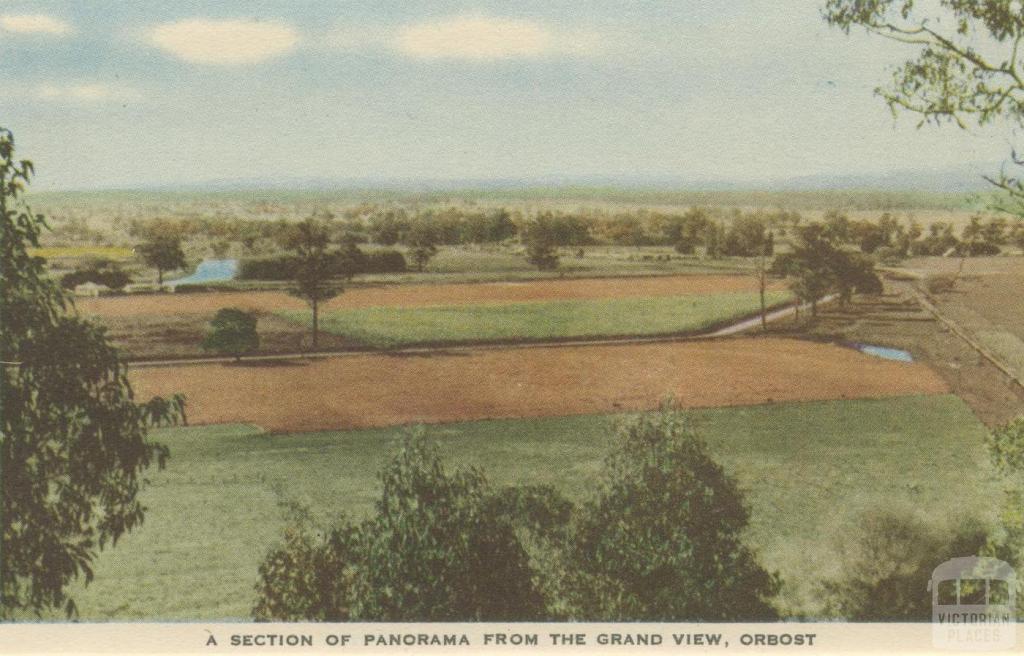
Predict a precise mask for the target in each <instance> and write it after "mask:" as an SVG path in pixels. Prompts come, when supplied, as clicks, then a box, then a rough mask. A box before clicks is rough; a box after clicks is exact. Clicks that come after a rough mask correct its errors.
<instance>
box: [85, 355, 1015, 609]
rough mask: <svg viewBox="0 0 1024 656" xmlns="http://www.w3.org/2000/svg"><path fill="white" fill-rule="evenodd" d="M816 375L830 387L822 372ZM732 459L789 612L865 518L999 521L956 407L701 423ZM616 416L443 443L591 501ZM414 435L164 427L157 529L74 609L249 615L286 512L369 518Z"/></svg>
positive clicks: (467, 435) (746, 410)
mask: <svg viewBox="0 0 1024 656" xmlns="http://www.w3.org/2000/svg"><path fill="white" fill-rule="evenodd" d="M808 375H813V372H808ZM693 417H694V419H695V421H696V423H697V426H698V427H699V430H700V432H701V433H702V434H703V435H704V436H705V438H706V439H707V441H708V443H709V446H710V449H711V451H712V453H713V455H714V457H715V458H716V459H718V460H719V461H720V462H722V463H723V465H724V466H725V467H726V469H727V471H728V472H730V473H731V474H732V475H734V476H735V477H736V479H737V480H738V481H739V483H740V485H741V487H742V488H743V489H744V490H745V492H746V495H747V500H748V502H749V503H750V505H751V507H752V517H753V519H752V528H751V531H750V536H749V540H750V541H751V543H752V544H753V545H754V546H755V547H756V548H757V549H758V551H759V553H760V555H761V558H762V559H763V562H764V563H765V564H766V565H767V566H769V567H770V568H772V569H777V570H778V571H779V572H780V573H781V575H782V577H783V579H784V580H785V585H786V592H785V594H784V596H783V602H784V604H785V605H786V607H787V608H788V609H789V610H790V611H791V612H793V611H809V612H813V611H814V608H815V603H814V597H813V595H812V594H811V592H812V591H813V589H814V586H815V585H816V584H817V582H818V581H819V580H820V578H821V577H822V576H827V575H830V574H832V573H833V572H834V567H835V562H834V557H835V553H836V548H837V544H838V543H839V542H841V541H843V540H849V539H851V537H852V536H853V535H855V533H856V521H857V518H858V517H860V516H861V513H863V512H869V511H875V512H877V511H882V510H888V509H912V510H913V511H914V512H916V513H918V514H919V515H920V516H921V517H922V518H923V519H924V520H925V521H928V522H930V523H933V524H935V525H939V526H942V525H946V524H947V523H948V522H950V521H951V520H954V519H955V518H958V517H961V516H966V515H969V516H972V517H976V518H980V519H982V520H987V519H990V518H991V517H992V516H993V514H994V506H995V504H996V501H997V498H998V497H997V493H996V492H995V487H994V483H993V481H992V479H991V474H990V470H989V467H988V464H987V459H986V456H985V452H984V448H983V445H982V437H983V434H984V428H983V427H982V426H981V425H980V424H979V423H978V421H977V420H976V419H975V417H974V416H973V415H972V414H971V412H970V410H969V409H968V408H967V406H966V405H965V404H964V403H963V402H962V401H960V400H959V399H958V398H956V397H954V396H942V395H940V396H915V397H900V398H894V399H888V400H862V401H834V402H814V403H790V404H777V405H765V406H750V407H742V408H723V409H714V410H702V411H699V412H694V413H693ZM614 421H615V417H614V416H580V417H564V418H547V419H521V420H502V421H478V422H468V423H460V424H448V425H438V426H433V427H430V428H429V429H428V432H429V434H430V435H432V436H433V437H435V438H436V439H437V440H438V442H439V444H440V447H441V449H442V451H443V453H444V455H445V456H446V459H447V461H448V462H449V463H450V464H451V465H452V466H455V465H471V464H472V465H477V466H480V467H481V468H483V470H484V471H485V473H486V474H487V476H488V477H489V479H490V481H491V482H492V483H493V484H495V485H511V484H551V485H554V486H556V487H557V488H558V489H560V490H561V491H562V492H563V493H564V494H566V495H568V496H570V497H571V498H573V499H577V500H579V499H582V498H584V497H585V496H586V495H587V494H588V493H589V492H590V490H591V489H592V488H593V486H594V476H595V474H596V472H597V471H598V469H599V467H600V462H601V459H602V458H603V457H604V455H605V453H606V452H607V450H608V448H609V445H610V444H611V438H612V436H613V430H612V425H613V422H614ZM402 430H403V429H401V428H388V429H378V430H363V431H350V432H325V433H307V434H293V435H267V434H263V433H262V432H261V431H260V430H259V429H258V428H255V427H251V426H237V425H236V426H210V427H189V428H177V429H163V430H160V431H158V432H157V433H156V434H155V438H157V439H158V440H160V441H161V442H163V443H165V444H167V445H168V446H169V447H170V449H171V460H170V462H169V463H168V466H167V469H166V470H164V471H160V472H157V471H152V472H150V473H149V478H150V480H151V484H150V485H149V486H148V487H147V488H146V489H145V490H144V492H143V495H142V498H143V501H144V502H145V504H146V506H147V507H148V512H147V515H146V521H145V524H144V525H143V526H142V527H141V528H139V529H137V530H136V531H135V532H134V533H132V534H130V535H128V536H126V537H125V538H123V539H122V540H121V541H120V542H119V543H118V545H117V547H116V548H114V549H113V550H108V551H106V552H104V553H102V554H101V556H100V557H99V559H98V561H97V562H96V569H95V571H96V579H95V581H94V582H93V583H92V584H91V585H90V586H88V587H87V588H84V589H82V588H78V589H76V590H75V591H74V597H75V599H76V601H77V602H78V605H79V608H80V610H81V614H82V619H84V620H121V621H130V620H143V619H144V620H205V621H213V620H223V619H228V620H234V619H238V620H242V619H246V618H248V616H249V615H248V614H249V609H250V607H251V604H252V602H253V596H254V592H253V586H254V584H255V581H256V577H257V567H258V566H259V563H260V562H261V560H262V558H263V557H264V555H265V554H266V552H267V550H268V549H270V548H271V547H272V546H273V545H274V544H275V543H276V542H277V541H278V540H279V538H280V535H281V530H282V527H283V523H284V519H283V511H282V510H281V505H280V504H281V503H282V502H285V501H291V500H299V501H302V502H303V503H305V504H308V505H309V506H310V507H311V509H312V510H313V512H314V514H315V515H316V516H317V517H318V518H319V520H321V521H323V522H330V521H331V520H332V519H333V518H335V517H337V516H339V515H341V514H343V513H344V514H347V515H349V516H356V517H358V516H361V515H364V514H365V513H367V512H368V511H370V510H371V509H372V504H373V501H374V499H375V497H376V495H377V491H378V489H379V488H378V482H377V479H376V475H375V473H376V471H378V470H379V468H380V467H381V465H382V464H383V463H384V462H385V461H386V459H387V458H388V457H389V456H390V454H391V453H393V449H394V445H395V440H396V439H397V438H398V437H399V436H400V435H401V432H402Z"/></svg>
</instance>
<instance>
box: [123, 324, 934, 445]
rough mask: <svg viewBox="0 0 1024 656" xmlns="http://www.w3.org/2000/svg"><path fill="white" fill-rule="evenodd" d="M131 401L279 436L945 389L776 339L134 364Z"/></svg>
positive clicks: (906, 371)
mask: <svg viewBox="0 0 1024 656" xmlns="http://www.w3.org/2000/svg"><path fill="white" fill-rule="evenodd" d="M131 379H132V382H133V384H134V385H135V389H136V392H137V393H138V395H139V396H140V398H146V397H148V396H149V395H153V394H162V395H166V394H170V393H173V392H182V393H184V394H186V396H187V398H188V403H189V406H188V409H189V419H190V421H191V422H193V423H198V424H217V423H226V422H244V423H252V424H257V425H259V426H262V427H264V428H266V429H268V430H271V431H276V432H289V431H310V430H329V429H346V428H361V427H371V426H388V425H397V424H405V423H412V422H427V423H439V422H450V421H461V420H470V419H484V418H499V417H535V416H557V415H572V414H590V413H605V412H614V411H620V410H639V409H648V408H652V407H654V406H656V405H657V403H658V402H659V400H661V399H662V398H664V397H665V396H666V395H669V394H671V395H674V396H676V397H677V398H678V399H679V400H680V402H681V403H682V404H683V405H684V406H687V407H708V406H726V405H746V404H758V403H770V402H773V401H802V400H825V399H844V398H861V397H869V398H876V397H886V396H895V395H902V394H934V393H944V392H947V391H948V389H949V388H948V387H947V385H946V383H944V382H943V380H942V378H940V377H939V376H938V375H937V374H935V373H934V372H933V371H931V370H930V369H929V368H928V367H926V366H923V365H918V364H906V363H899V362H891V361H886V360H882V359H878V358H874V357H870V356H866V355H862V354H861V353H859V352H857V351H855V350H853V349H848V348H844V347H841V346H834V345H829V344H822V343H815V342H810V341H802V340H795V339H783V338H735V339H721V340H702V341H694V342H685V343H662V344H643V345H601V346H573V347H565V346H559V347H545V348H513V349H495V350H465V351H452V352H447V353H441V354H424V355H397V354H396V355H380V354H359V355H348V356H343V357H332V358H324V359H316V360H307V361H303V360H296V361H289V362H260V363H251V364H248V365H246V364H245V363H242V364H241V365H228V364H203V365H191V366H173V367H153V368H137V369H134V370H133V371H132V372H131Z"/></svg>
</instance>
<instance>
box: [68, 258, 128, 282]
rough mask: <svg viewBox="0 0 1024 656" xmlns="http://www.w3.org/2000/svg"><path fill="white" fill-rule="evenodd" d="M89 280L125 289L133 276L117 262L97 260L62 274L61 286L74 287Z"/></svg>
mask: <svg viewBox="0 0 1024 656" xmlns="http://www.w3.org/2000/svg"><path fill="white" fill-rule="evenodd" d="M87 282H93V283H96V284H97V285H106V286H107V287H110V288H111V289H123V288H124V286H125V285H127V284H128V283H129V282H131V277H130V276H129V275H128V274H127V273H125V272H124V271H122V270H121V269H120V267H118V266H117V265H116V264H112V263H110V262H97V263H93V264H91V265H89V266H88V267H85V268H82V269H76V270H74V271H71V272H70V273H65V274H64V275H63V276H61V279H60V286H61V287H63V288H64V289H74V288H75V287H77V286H79V285H81V284H83V283H87Z"/></svg>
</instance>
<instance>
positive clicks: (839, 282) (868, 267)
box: [771, 223, 882, 314]
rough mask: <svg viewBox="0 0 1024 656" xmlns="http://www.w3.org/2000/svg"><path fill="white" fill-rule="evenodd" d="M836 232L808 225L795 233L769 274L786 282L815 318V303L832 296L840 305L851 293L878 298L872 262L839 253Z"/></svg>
mask: <svg viewBox="0 0 1024 656" xmlns="http://www.w3.org/2000/svg"><path fill="white" fill-rule="evenodd" d="M839 231H840V230H839V229H837V228H836V227H835V226H834V225H833V226H829V225H826V224H822V223H809V224H807V225H804V226H801V227H800V228H798V229H797V239H796V242H795V243H794V244H793V250H792V251H791V252H789V253H783V254H781V255H778V256H776V258H775V260H774V261H773V262H772V267H771V270H772V273H774V274H775V275H782V276H787V277H789V278H790V289H792V290H793V293H794V294H795V295H796V296H797V298H798V299H800V300H801V301H802V302H804V303H810V304H811V311H812V313H814V314H817V304H818V301H819V300H820V299H821V298H822V297H824V296H825V295H826V294H829V293H832V292H835V293H836V294H838V296H839V300H840V302H841V303H846V302H847V301H849V300H850V298H851V297H852V295H853V293H854V292H858V293H862V294H878V293H881V291H882V280H881V279H880V278H879V277H878V274H877V273H875V264H874V261H873V260H872V259H871V258H870V257H868V256H866V255H863V254H860V253H853V252H850V251H847V250H843V249H842V248H841V247H840V246H839V244H838V243H837V239H838V238H837V237H836V235H837V234H838V232H839Z"/></svg>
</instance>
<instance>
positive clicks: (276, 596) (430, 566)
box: [253, 432, 544, 622]
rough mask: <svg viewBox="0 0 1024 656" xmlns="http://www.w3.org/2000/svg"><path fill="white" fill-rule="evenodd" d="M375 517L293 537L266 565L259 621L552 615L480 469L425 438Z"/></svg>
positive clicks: (405, 456) (411, 441)
mask: <svg viewBox="0 0 1024 656" xmlns="http://www.w3.org/2000/svg"><path fill="white" fill-rule="evenodd" d="M380 479H381V483H382V485H383V491H382V493H381V498H380V499H379V500H378V501H377V510H376V513H375V515H374V516H373V517H372V518H371V519H369V520H366V521H365V522H363V523H362V524H359V525H358V526H357V525H353V524H351V523H347V522H343V523H342V524H341V525H340V526H339V527H337V528H335V529H333V530H332V531H330V532H329V533H328V534H327V535H326V536H325V537H322V538H319V539H317V538H315V537H311V536H310V535H309V533H308V531H303V530H302V528H301V527H298V528H292V529H290V531H291V532H290V533H288V534H286V540H285V544H284V545H282V546H281V547H279V548H278V549H276V550H274V551H273V552H271V554H270V555H269V556H268V558H267V560H266V561H264V563H263V565H262V566H261V567H260V583H259V584H258V586H257V591H258V593H259V597H258V600H257V603H256V606H255V608H254V611H253V613H254V615H255V617H256V618H257V619H263V620H289V619H290V620H295V619H330V620H336V621H337V620H360V621H385V622H400V621H418V622H423V621H434V622H437V621H449V622H454V621H508V620H534V619H539V618H541V617H543V616H544V599H543V597H542V596H541V594H540V592H539V590H538V589H537V588H536V587H535V585H534V577H533V571H532V570H531V568H530V566H529V562H528V557H527V554H526V552H525V551H524V549H523V547H522V545H521V544H520V541H519V537H518V536H517V533H516V531H515V529H514V527H513V525H512V523H511V521H510V520H509V519H508V517H507V516H506V515H505V514H504V513H500V512H494V510H495V502H494V496H493V495H492V493H491V492H490V489H489V487H488V485H487V482H486V480H485V479H484V477H483V475H482V474H481V473H480V472H479V471H477V470H474V469H466V470H461V471H456V472H448V471H446V470H445V468H444V467H443V465H442V464H441V461H440V458H439V456H438V454H437V450H436V448H435V447H434V446H433V445H432V444H431V443H429V442H428V441H427V440H426V439H425V438H424V437H423V434H422V433H421V432H417V433H412V434H410V435H408V436H407V437H406V438H405V440H404V441H403V443H402V445H401V448H400V449H399V452H398V454H397V455H396V456H395V458H394V459H393V460H392V461H391V462H390V463H389V464H388V466H387V467H386V468H385V469H384V471H383V472H382V473H381V475H380Z"/></svg>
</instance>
